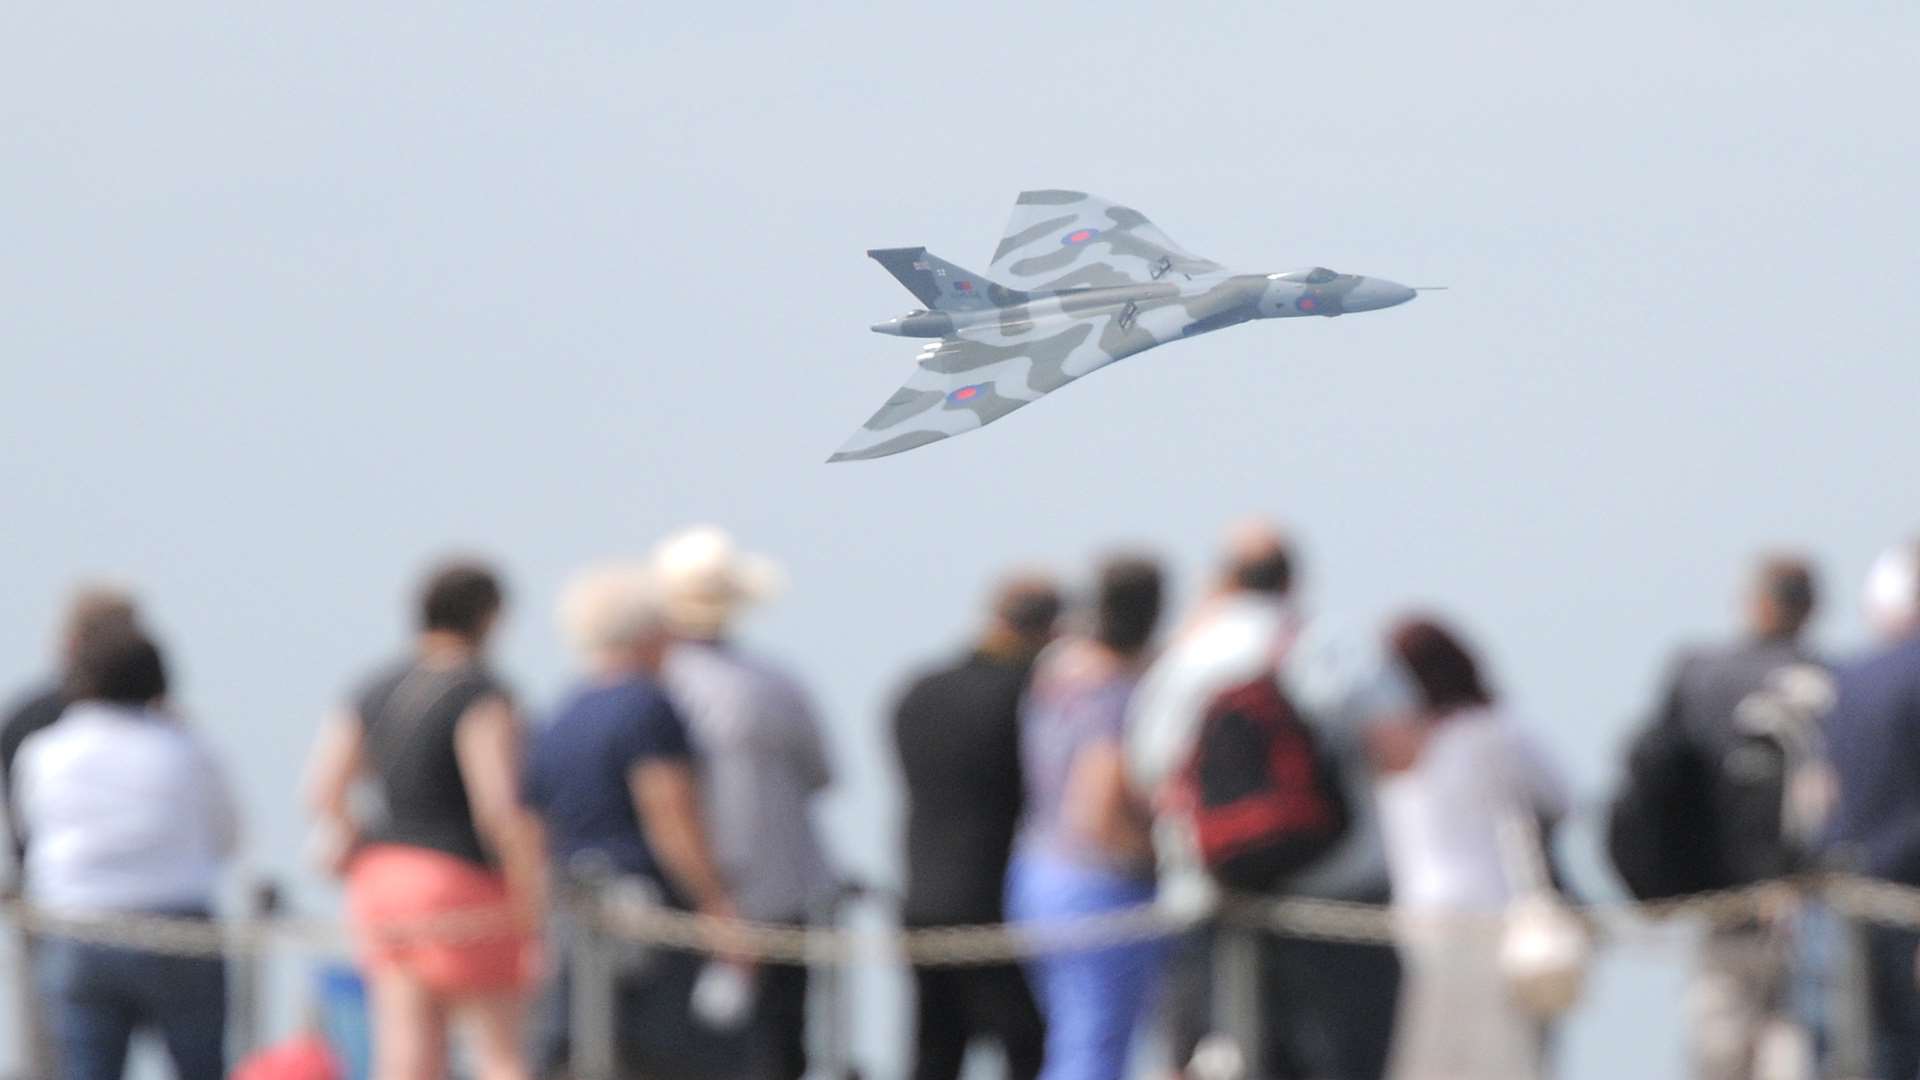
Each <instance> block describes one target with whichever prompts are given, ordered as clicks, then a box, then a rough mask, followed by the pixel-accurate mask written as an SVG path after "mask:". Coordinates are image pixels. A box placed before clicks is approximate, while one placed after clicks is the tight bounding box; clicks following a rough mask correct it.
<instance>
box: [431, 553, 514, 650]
mask: <svg viewBox="0 0 1920 1080" xmlns="http://www.w3.org/2000/svg"><path fill="white" fill-rule="evenodd" d="M505 603H506V593H505V591H504V590H502V589H501V587H500V579H499V577H498V576H497V575H495V574H494V572H493V570H492V568H491V567H488V566H487V565H486V564H484V563H480V562H477V561H473V560H466V559H459V560H451V561H448V562H444V563H441V564H440V565H439V566H437V567H435V568H434V569H433V571H432V572H431V573H429V574H428V575H427V580H426V584H425V586H424V587H422V588H421V590H420V629H422V630H423V631H425V632H427V633H429V634H445V635H448V636H451V637H457V638H460V639H462V640H464V641H466V642H468V643H470V644H472V645H474V646H479V645H481V644H484V643H485V642H486V640H487V635H488V634H489V633H491V632H492V630H493V626H494V623H495V622H497V621H498V620H499V618H500V609H501V607H502V606H503V605H504V604H505Z"/></svg>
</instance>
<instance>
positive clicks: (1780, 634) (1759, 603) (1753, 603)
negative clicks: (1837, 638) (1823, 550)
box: [1747, 555, 1820, 638]
mask: <svg viewBox="0 0 1920 1080" xmlns="http://www.w3.org/2000/svg"><path fill="white" fill-rule="evenodd" d="M1819 602H1820V593H1819V586H1818V584H1817V583H1816V582H1815V580H1814V576H1813V567H1812V565H1811V564H1809V563H1808V562H1807V561H1806V560H1805V559H1802V558H1800V557H1798V556H1794V555H1768V556H1766V557H1764V558H1762V559H1761V560H1760V565H1759V566H1758V567H1757V568H1756V569H1755V571H1754V575H1753V585H1752V588H1751V591H1750V592H1749V593H1748V598H1747V623H1748V627H1749V629H1751V630H1752V631H1753V632H1754V634H1756V635H1757V636H1759V637H1766V638H1794V637H1798V636H1800V632H1801V631H1803V630H1805V629H1806V627H1807V623H1808V622H1809V621H1810V620H1812V618H1813V613H1814V609H1815V608H1816V607H1817V606H1818V605H1819Z"/></svg>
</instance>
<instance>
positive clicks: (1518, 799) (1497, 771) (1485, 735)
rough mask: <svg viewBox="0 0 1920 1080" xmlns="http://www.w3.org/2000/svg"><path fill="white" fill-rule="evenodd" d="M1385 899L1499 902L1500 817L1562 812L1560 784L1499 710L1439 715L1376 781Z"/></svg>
mask: <svg viewBox="0 0 1920 1080" xmlns="http://www.w3.org/2000/svg"><path fill="white" fill-rule="evenodd" d="M1376 797H1377V799H1378V802H1379V806H1380V822H1381V829H1382V832H1383V834H1384V837H1385V840H1386V847H1387V868H1388V872H1389V874H1390V875H1391V876H1392V879H1393V905H1394V907H1395V908H1398V909H1400V910H1403V911H1419V912H1440V911H1497V910H1500V909H1501V908H1504V907H1505V906H1506V903H1507V901H1508V900H1509V899H1510V898H1511V897H1512V895H1513V888H1512V884H1511V882H1510V881H1509V880H1508V873H1507V861H1506V859H1505V858H1503V855H1502V850H1501V842H1500V829H1501V823H1502V821H1503V819H1504V818H1505V817H1506V815H1508V814H1510V813H1513V812H1514V811H1516V810H1518V811H1520V812H1526V811H1531V812H1533V813H1535V814H1537V815H1539V816H1541V817H1543V818H1546V819H1549V820H1551V819H1557V818H1560V817H1564V816H1565V815H1566V813H1567V794H1566V786H1565V784H1564V782H1563V781H1562V779H1561V777H1560V774H1559V772H1558V770H1556V769H1555V768H1554V767H1553V765H1552V764H1551V763H1550V762H1549V761H1548V760H1547V758H1546V756H1545V755H1544V754H1543V753H1542V752H1541V751H1540V748H1539V747H1538V746H1537V745H1536V744H1535V743H1534V742H1533V740H1532V739H1530V738H1528V737H1527V736H1526V734H1525V733H1524V732H1523V731H1521V730H1520V729H1519V728H1518V727H1516V726H1514V725H1513V724H1512V723H1511V722H1510V721H1509V720H1508V719H1507V718H1506V717H1505V716H1503V715H1502V714H1500V713H1499V712H1497V711H1495V710H1492V709H1473V710H1469V711H1464V712H1460V713H1457V714H1455V715H1453V716H1451V717H1448V718H1447V719H1445V720H1443V721H1441V722H1440V723H1439V724H1438V725H1437V726H1436V727H1435V728H1434V729H1433V731H1432V732H1431V734H1429V736H1428V738H1427V742H1426V745H1425V746H1424V747H1422V749H1421V751H1420V757H1419V760H1417V761H1416V762H1414V764H1413V767H1412V768H1410V769H1407V770H1405V771H1403V772H1398V773H1393V774H1390V775H1386V776H1382V777H1381V778H1380V780H1379V783H1378V786H1377V788H1376Z"/></svg>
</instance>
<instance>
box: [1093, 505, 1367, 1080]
mask: <svg viewBox="0 0 1920 1080" xmlns="http://www.w3.org/2000/svg"><path fill="white" fill-rule="evenodd" d="M1223 548H1224V551H1223V558H1222V560H1221V570H1220V576H1219V579H1218V581H1217V583H1216V585H1215V586H1214V588H1213V590H1212V591H1211V593H1210V595H1209V596H1208V597H1207V598H1206V599H1204V600H1203V601H1202V603H1201V605H1200V607H1199V609H1198V610H1197V611H1196V613H1195V614H1194V615H1193V616H1192V617H1191V618H1190V619H1189V620H1188V621H1187V625H1186V626H1185V628H1184V629H1183V630H1182V631H1181V632H1180V633H1179V635H1178V636H1177V637H1176V638H1175V639H1174V641H1173V642H1172V644H1170V645H1169V646H1168V648H1167V650H1166V651H1165V653H1164V654H1163V655H1162V656H1161V657H1160V659H1159V660H1158V661H1157V662H1156V663H1155V664H1154V665H1153V667H1152V669H1151V670H1150V671H1149V672H1148V674H1147V677H1146V679H1145V680H1144V681H1143V682H1142V683H1141V686H1140V689H1139V692H1138V693H1137V694H1136V695H1135V698H1134V702H1133V707H1132V717H1131V726H1130V729H1129V734H1128V747H1127V753H1128V760H1129V767H1130V770H1131V772H1132V776H1133V779H1134V782H1135V784H1137V785H1139V787H1140V790H1142V791H1145V792H1149V793H1153V792H1158V791H1159V790H1160V789H1161V787H1162V786H1163V785H1164V784H1166V783H1167V782H1168V780H1169V779H1171V778H1172V777H1173V776H1174V775H1175V774H1176V773H1177V772H1178V771H1179V770H1180V769H1181V768H1182V767H1183V766H1184V765H1185V763H1186V762H1187V761H1189V760H1190V759H1191V757H1192V755H1193V753H1194V744H1195V741H1196V740H1197V739H1198V737H1199V730H1200V725H1201V720H1202V718H1203V716H1204V715H1205V714H1206V713H1207V711H1208V709H1209V708H1210V707H1211V706H1212V705H1213V703H1214V702H1215V700H1216V699H1218V698H1219V696H1220V695H1221V694H1222V693H1223V692H1226V691H1228V690H1230V689H1231V688H1233V687H1236V686H1241V685H1243V684H1245V683H1248V682H1250V681H1252V680H1254V679H1257V678H1259V677H1261V676H1262V675H1263V674H1266V673H1269V672H1272V671H1275V670H1276V669H1277V670H1278V671H1279V672H1280V675H1281V681H1282V683H1283V684H1284V686H1285V689H1286V691H1287V694H1288V696H1289V697H1290V698H1291V699H1293V701H1294V703H1295V704H1296V705H1298V706H1299V707H1300V709H1301V711H1302V713H1303V714H1304V719H1306V720H1307V721H1308V722H1309V723H1310V724H1312V725H1313V726H1314V728H1315V729H1316V735H1317V737H1318V738H1319V740H1320V742H1321V745H1322V746H1323V747H1325V749H1326V750H1327V752H1328V753H1329V754H1330V755H1331V756H1332V757H1333V758H1334V759H1335V760H1336V761H1337V762H1338V764H1339V771H1340V774H1341V775H1340V777H1339V779H1340V781H1341V783H1342V785H1343V787H1344V789H1345V791H1346V793H1347V799H1346V802H1347V804H1348V808H1349V811H1350V813H1351V821H1350V822H1349V824H1348V827H1347V830H1346V834H1345V836H1344V838H1343V839H1342V840H1341V842H1340V844H1339V845H1338V846H1337V847H1336V848H1335V849H1334V850H1333V851H1332V852H1331V853H1330V854H1328V855H1327V856H1325V857H1324V858H1323V859H1322V860H1321V861H1320V862H1319V863H1318V864H1316V865H1314V866H1312V867H1310V868H1308V869H1307V870H1306V871H1305V872H1303V873H1302V874H1300V875H1298V876H1296V877H1294V878H1292V879H1291V880H1289V881H1288V883H1287V885H1286V887H1285V891H1286V893H1287V894H1288V895H1298V896H1308V897H1313V898H1316V899H1327V900H1345V901H1353V902H1361V903H1382V902H1384V901H1385V900H1386V898H1387V891H1388V886H1387V871H1386V856H1385V853H1384V850H1383V848H1382V844H1381V838H1380V829H1379V822H1378V818H1377V815H1376V813H1375V808H1374V805H1373V800H1372V798H1371V781H1372V772H1371V765H1370V763H1369V761H1368V757H1367V752H1366V743H1365V739H1364V737H1363V723H1364V722H1365V721H1366V720H1368V719H1370V718H1371V715H1372V714H1373V713H1374V712H1376V711H1378V709H1379V707H1380V706H1379V705H1378V704H1377V703H1376V702H1375V701H1374V700H1373V699H1374V697H1376V696H1377V695H1376V693H1375V691H1376V688H1375V687H1374V686H1373V685H1371V684H1370V683H1368V682H1367V681H1366V680H1365V679H1364V678H1362V677H1360V675H1359V674H1358V673H1357V672H1356V671H1355V670H1353V669H1354V667H1355V665H1353V664H1352V663H1348V662H1345V661H1344V659H1343V658H1342V657H1341V656H1340V654H1339V652H1338V650H1337V649H1335V648H1334V647H1333V646H1332V644H1331V643H1330V641H1329V640H1328V639H1327V636H1326V635H1316V634H1315V633H1313V628H1311V627H1307V626H1303V622H1302V619H1301V617H1300V614H1299V611H1298V609H1297V607H1296V605H1295V602H1294V596H1295V593H1296V583H1297V577H1298V569H1297V563H1298V559H1297V557H1296V555H1295V553H1294V550H1293V546H1292V544H1291V543H1290V541H1289V540H1288V538H1287V537H1286V536H1285V534H1283V533H1282V532H1280V531H1279V530H1278V529H1276V528H1274V527H1273V526H1271V525H1269V524H1267V523H1265V522H1259V521H1249V522H1243V523H1240V524H1238V525H1236V526H1234V527H1233V528H1231V529H1230V530H1229V531H1228V533H1227V536H1226V541H1225V543H1224V545H1223ZM1154 840H1155V849H1156V852H1157V854H1158V858H1159V869H1160V895H1161V898H1162V900H1163V902H1165V903H1168V904H1170V905H1172V906H1174V907H1175V908H1177V909H1182V910H1193V909H1204V908H1207V907H1209V906H1211V905H1212V904H1213V903H1214V901H1215V897H1214V893H1215V889H1214V886H1213V883H1212V881H1211V880H1210V879H1209V878H1208V875H1207V873H1206V871H1205V870H1204V868H1203V867H1202V866H1201V864H1200V861H1199V858H1198V855H1197V852H1196V851H1195V848H1194V842H1193V839H1192V836H1191V829H1190V823H1189V822H1187V821H1183V820H1181V819H1179V818H1178V817H1177V816H1175V815H1171V814H1161V815H1160V816H1159V818H1158V819H1157V820H1156V822H1155V825H1154ZM1212 949H1213V933H1212V931H1211V930H1210V929H1202V930H1201V931H1199V932H1197V933H1195V934H1193V935H1191V936H1190V937H1189V939H1188V940H1186V941H1183V942H1182V943H1181V945H1180V947H1179V949H1178V950H1177V953H1176V956H1175V958H1174V961H1173V972H1172V976H1171V982H1172V986H1171V988H1170V990H1169V994H1168V998H1169V1008H1168V1010H1167V1012H1168V1016H1169V1021H1170V1029H1171V1030H1170V1031H1169V1037H1170V1039H1169V1041H1170V1043H1171V1047H1170V1048H1171V1050H1172V1051H1173V1053H1174V1054H1175V1058H1176V1060H1178V1061H1183V1062H1184V1061H1186V1060H1187V1059H1188V1057H1189V1056H1190V1055H1191V1054H1192V1053H1193V1050H1194V1048H1195V1047H1196V1045H1197V1044H1198V1043H1199V1041H1200V1039H1201V1036H1203V1035H1204V1034H1206V1033H1207V1031H1208V1030H1210V1028H1211V1025H1212V1017H1211V1016H1210V1015H1209V1014H1210V1010H1211V999H1212V982H1213V971H1212ZM1262 951H1263V955H1262V965H1261V967H1262V972H1261V976H1262V983H1263V985H1262V991H1263V992H1262V1000H1263V1002H1264V1006H1265V1010H1266V1015H1265V1017H1264V1024H1263V1027H1264V1031H1263V1033H1262V1034H1263V1038H1262V1042H1263V1044H1264V1047H1265V1050H1266V1059H1267V1060H1266V1063H1265V1069H1264V1075H1268V1076H1272V1077H1278V1078H1291V1077H1314V1078H1327V1080H1378V1078H1379V1077H1380V1076H1381V1075H1382V1074H1383V1073H1384V1071H1385V1068H1386V1057H1387V1043H1388V1039H1389V1036H1390V1035H1391V1033H1392V1031H1393V1023H1394V1009H1395V1004H1396V1001H1397V998H1398V994H1399V985H1400V964H1399V960H1398V958H1397V957H1396V956H1395V955H1394V953H1393V950H1391V949H1382V948H1378V947H1374V946H1369V945H1360V944H1347V943H1341V942H1323V941H1309V940H1305V939H1301V938H1273V939H1269V940H1268V941H1266V942H1265V943H1263V946H1262Z"/></svg>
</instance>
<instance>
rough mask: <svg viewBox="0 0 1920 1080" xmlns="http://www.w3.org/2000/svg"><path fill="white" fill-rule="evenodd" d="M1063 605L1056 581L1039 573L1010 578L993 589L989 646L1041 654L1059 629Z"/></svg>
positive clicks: (1015, 651) (988, 630) (988, 636)
mask: <svg viewBox="0 0 1920 1080" xmlns="http://www.w3.org/2000/svg"><path fill="white" fill-rule="evenodd" d="M1060 606H1061V605H1060V589H1059V587H1058V586H1056V585H1055V584H1054V583H1053V581H1052V580H1050V579H1048V578H1046V577H1044V576H1042V575H1040V574H1035V573H1021V574H1016V575H1013V576H1011V577H1008V578H1007V579H1006V580H1004V581H1002V582H1001V583H1000V585H999V586H998V587H997V588H995V589H994V591H993V606H992V613H991V618H990V622H989V624H988V627H987V640H988V644H989V646H1004V647H1005V648H1006V649H1008V650H1009V651H1011V652H1014V653H1018V654H1021V655H1024V656H1028V657H1031V656H1035V655H1038V654H1039V652H1040V650H1041V649H1044V648H1046V646H1047V643H1048V642H1050V641H1052V640H1053V638H1054V635H1055V634H1056V633H1058V631H1059V623H1060Z"/></svg>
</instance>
